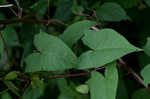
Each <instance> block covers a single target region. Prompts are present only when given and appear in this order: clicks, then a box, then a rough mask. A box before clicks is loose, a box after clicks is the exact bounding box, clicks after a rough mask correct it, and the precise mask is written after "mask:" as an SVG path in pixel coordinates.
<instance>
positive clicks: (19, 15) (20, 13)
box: [15, 0, 22, 18]
mask: <svg viewBox="0 0 150 99" xmlns="http://www.w3.org/2000/svg"><path fill="white" fill-rule="evenodd" d="M15 2H16V4H17V7H18V17H19V18H21V17H22V8H21V7H20V4H19V2H18V0H15Z"/></svg>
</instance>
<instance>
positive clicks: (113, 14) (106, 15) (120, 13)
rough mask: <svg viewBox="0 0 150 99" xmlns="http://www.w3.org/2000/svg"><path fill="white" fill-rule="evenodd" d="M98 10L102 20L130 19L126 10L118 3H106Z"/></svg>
mask: <svg viewBox="0 0 150 99" xmlns="http://www.w3.org/2000/svg"><path fill="white" fill-rule="evenodd" d="M96 12H97V15H98V16H99V17H100V20H102V21H122V20H127V19H129V17H128V16H127V14H126V12H125V10H124V9H123V8H121V6H120V5H118V4H116V3H104V4H103V5H102V6H100V8H98V9H97V10H96Z"/></svg>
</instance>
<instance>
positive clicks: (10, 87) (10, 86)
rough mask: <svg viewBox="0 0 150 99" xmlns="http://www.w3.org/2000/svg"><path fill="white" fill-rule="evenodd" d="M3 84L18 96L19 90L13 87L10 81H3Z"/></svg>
mask: <svg viewBox="0 0 150 99" xmlns="http://www.w3.org/2000/svg"><path fill="white" fill-rule="evenodd" d="M4 84H5V85H6V86H7V87H8V88H9V89H10V90H11V91H12V92H13V93H14V94H16V95H17V96H20V95H19V89H18V88H17V87H16V86H15V85H14V83H12V82H11V81H7V80H6V81H4Z"/></svg>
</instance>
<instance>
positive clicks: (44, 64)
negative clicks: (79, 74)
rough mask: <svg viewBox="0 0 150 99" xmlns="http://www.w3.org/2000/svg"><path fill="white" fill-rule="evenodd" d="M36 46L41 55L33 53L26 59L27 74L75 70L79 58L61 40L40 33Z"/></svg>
mask: <svg viewBox="0 0 150 99" xmlns="http://www.w3.org/2000/svg"><path fill="white" fill-rule="evenodd" d="M34 44H35V46H36V48H37V49H38V50H39V51H40V53H32V54H31V55H29V56H28V57H27V58H26V60H25V61H26V64H27V66H26V72H34V71H56V70H65V69H70V68H73V67H74V66H75V64H76V61H77V57H76V56H75V54H74V53H73V52H72V50H71V49H70V48H69V47H68V46H67V45H66V44H65V43H64V42H63V41H62V40H60V39H59V38H57V37H55V36H52V35H48V34H46V33H40V34H38V35H36V36H35V39H34Z"/></svg>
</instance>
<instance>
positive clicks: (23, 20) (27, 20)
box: [0, 18, 47, 25]
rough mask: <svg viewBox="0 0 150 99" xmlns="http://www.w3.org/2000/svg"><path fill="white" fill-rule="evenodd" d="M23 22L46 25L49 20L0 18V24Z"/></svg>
mask: <svg viewBox="0 0 150 99" xmlns="http://www.w3.org/2000/svg"><path fill="white" fill-rule="evenodd" d="M21 22H29V23H35V24H40V25H45V24H46V22H47V21H46V20H42V21H38V20H34V19H27V18H19V19H6V20H0V24H3V25H7V24H14V23H21Z"/></svg>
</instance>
